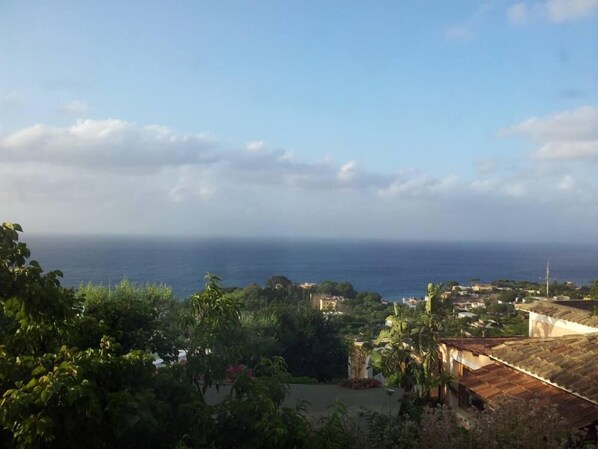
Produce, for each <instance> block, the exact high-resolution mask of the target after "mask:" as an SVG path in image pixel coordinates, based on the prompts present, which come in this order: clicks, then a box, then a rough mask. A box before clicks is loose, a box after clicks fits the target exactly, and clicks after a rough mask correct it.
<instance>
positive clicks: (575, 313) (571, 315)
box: [516, 300, 598, 329]
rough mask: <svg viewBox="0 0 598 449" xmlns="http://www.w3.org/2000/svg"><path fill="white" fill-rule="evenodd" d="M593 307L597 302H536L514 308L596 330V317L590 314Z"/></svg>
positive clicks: (597, 326)
mask: <svg viewBox="0 0 598 449" xmlns="http://www.w3.org/2000/svg"><path fill="white" fill-rule="evenodd" d="M594 307H598V301H591V300H586V301H536V302H533V303H531V304H517V306H516V308H517V309H519V310H523V311H526V312H535V313H538V314H541V315H546V316H549V317H552V318H557V319H560V320H566V321H571V322H573V323H578V324H584V325H586V326H590V327H595V328H597V329H598V315H592V314H591V312H592V310H594Z"/></svg>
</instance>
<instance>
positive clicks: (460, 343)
mask: <svg viewBox="0 0 598 449" xmlns="http://www.w3.org/2000/svg"><path fill="white" fill-rule="evenodd" d="M523 338H526V337H489V338H486V337H468V338H441V339H440V342H441V343H444V344H445V345H447V346H451V347H453V348H457V349H460V350H462V351H470V352H473V353H474V354H477V355H480V354H484V355H488V353H489V350H490V349H491V348H492V347H493V346H497V345H500V344H502V343H505V342H507V341H515V340H521V339H523Z"/></svg>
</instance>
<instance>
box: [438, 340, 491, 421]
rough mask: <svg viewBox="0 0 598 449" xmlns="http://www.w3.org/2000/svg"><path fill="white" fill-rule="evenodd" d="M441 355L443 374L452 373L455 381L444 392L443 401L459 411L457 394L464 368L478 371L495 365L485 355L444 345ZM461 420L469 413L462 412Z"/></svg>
mask: <svg viewBox="0 0 598 449" xmlns="http://www.w3.org/2000/svg"><path fill="white" fill-rule="evenodd" d="M440 354H441V355H442V362H441V363H442V366H441V369H442V371H443V372H446V373H450V374H451V375H452V376H453V378H454V379H455V380H454V382H452V385H451V387H450V388H445V389H444V390H443V391H442V392H441V395H442V399H443V401H444V402H445V403H446V404H448V405H449V406H450V407H451V408H452V409H454V410H459V409H460V408H459V397H458V394H457V390H458V388H459V387H458V382H459V377H461V375H462V374H463V368H466V369H469V370H472V371H473V370H476V369H478V368H482V367H483V366H486V365H491V364H492V363H494V362H493V361H492V359H490V357H488V356H486V355H483V354H479V355H478V354H474V353H473V352H471V351H465V350H462V349H457V348H453V347H451V346H446V345H445V344H444V343H441V344H440ZM461 412H463V413H461V415H462V416H461V415H459V418H460V419H465V418H466V416H467V415H468V413H467V412H465V411H463V410H461Z"/></svg>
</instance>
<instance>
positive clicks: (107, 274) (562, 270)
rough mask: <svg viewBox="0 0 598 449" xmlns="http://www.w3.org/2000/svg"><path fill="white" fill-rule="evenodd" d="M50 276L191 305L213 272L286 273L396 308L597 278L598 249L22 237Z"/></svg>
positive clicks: (257, 276) (232, 280) (259, 276)
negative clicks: (487, 286)
mask: <svg viewBox="0 0 598 449" xmlns="http://www.w3.org/2000/svg"><path fill="white" fill-rule="evenodd" d="M24 237H25V238H24V241H25V242H27V244H28V245H29V248H30V249H31V252H32V257H33V258H34V259H36V260H38V261H39V262H40V263H41V264H42V266H43V267H44V269H46V270H50V269H60V270H62V271H63V272H64V280H63V285H66V286H78V285H80V284H81V283H82V282H84V283H86V282H94V283H103V284H106V285H108V284H114V283H117V282H119V281H120V280H122V279H123V278H127V279H129V280H130V281H133V282H141V283H145V282H161V283H166V284H168V285H170V286H171V287H172V288H173V290H174V291H175V292H176V294H177V295H178V296H181V297H185V296H187V295H189V294H191V293H193V292H195V291H197V290H199V289H201V287H202V285H203V275H204V274H205V272H207V271H209V272H211V273H215V274H218V275H220V276H221V277H222V279H223V281H224V283H225V285H227V286H245V285H248V284H251V283H254V282H255V283H258V284H260V285H263V284H264V283H265V281H266V280H267V279H268V278H269V277H271V276H273V275H275V274H282V275H284V276H287V277H288V278H290V279H291V280H293V281H295V282H300V283H302V282H321V281H323V280H327V279H329V280H335V281H349V282H351V283H352V284H353V286H354V287H355V288H356V289H357V290H360V291H361V290H368V291H376V292H379V293H380V294H381V295H382V296H383V297H385V298H386V299H390V300H395V299H399V298H401V297H407V296H423V295H424V294H425V289H426V285H427V283H428V282H446V281H449V280H456V281H458V282H459V283H469V282H470V280H471V279H474V278H478V279H480V280H481V281H482V282H489V281H492V280H495V279H515V280H529V281H541V280H543V279H544V276H545V270H546V261H547V259H550V266H551V275H552V277H553V278H555V279H557V280H559V281H566V280H570V281H574V282H576V283H579V284H585V283H588V282H589V281H590V280H592V279H596V278H598V246H588V245H570V244H541V243H529V244H528V243H526V244H522V243H421V242H417V243H414V242H381V241H340V240H334V241H331V240H247V239H166V238H134V237H131V238H124V237H81V236H77V237H63V236H61V237H55V236H53V237H48V236H32V235H28V236H24Z"/></svg>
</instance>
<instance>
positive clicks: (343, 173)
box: [338, 161, 357, 181]
mask: <svg viewBox="0 0 598 449" xmlns="http://www.w3.org/2000/svg"><path fill="white" fill-rule="evenodd" d="M356 168H357V163H356V162H355V161H349V162H347V163H346V164H344V165H341V167H340V169H339V170H338V178H339V179H340V180H341V181H349V180H351V179H352V178H353V177H354V176H355V170H356Z"/></svg>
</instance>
